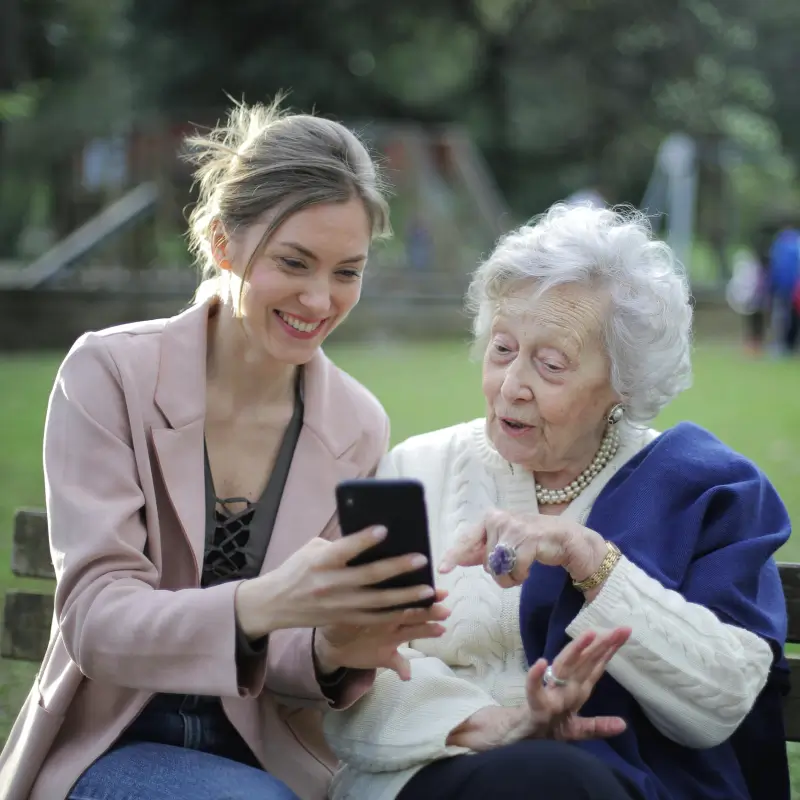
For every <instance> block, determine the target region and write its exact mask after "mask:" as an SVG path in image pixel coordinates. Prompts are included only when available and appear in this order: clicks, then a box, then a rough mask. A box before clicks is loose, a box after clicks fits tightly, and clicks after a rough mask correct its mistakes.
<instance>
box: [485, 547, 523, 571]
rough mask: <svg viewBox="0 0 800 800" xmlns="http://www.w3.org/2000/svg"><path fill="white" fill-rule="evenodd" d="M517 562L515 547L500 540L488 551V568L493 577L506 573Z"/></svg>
mask: <svg viewBox="0 0 800 800" xmlns="http://www.w3.org/2000/svg"><path fill="white" fill-rule="evenodd" d="M516 564H517V548H516V547H511V545H507V544H503V543H502V542H500V543H499V544H496V545H495V546H494V550H492V552H491V553H489V570H490V571H491V573H492V575H494V576H495V578H497V577H499V576H500V575H508V574H509V573H510V572H511V571H512V570H513V569H514V567H515V566H516Z"/></svg>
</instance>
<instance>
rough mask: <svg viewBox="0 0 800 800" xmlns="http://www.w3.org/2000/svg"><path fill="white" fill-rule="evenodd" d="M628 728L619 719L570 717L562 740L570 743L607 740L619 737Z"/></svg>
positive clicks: (623, 721)
mask: <svg viewBox="0 0 800 800" xmlns="http://www.w3.org/2000/svg"><path fill="white" fill-rule="evenodd" d="M627 727H628V725H627V723H626V722H625V720H624V719H622V718H621V717H572V718H571V719H570V723H569V725H568V726H567V729H566V730H565V731H563V738H565V739H569V740H571V741H576V742H579V741H585V740H587V739H608V738H609V737H611V736H619V735H620V734H621V733H623V732H624V731H625V729H626V728H627Z"/></svg>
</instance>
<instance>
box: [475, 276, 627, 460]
mask: <svg viewBox="0 0 800 800" xmlns="http://www.w3.org/2000/svg"><path fill="white" fill-rule="evenodd" d="M604 313H605V303H604V298H603V297H601V296H598V293H597V292H592V291H591V290H589V289H587V288H585V287H583V286H580V285H577V284H566V285H563V286H558V287H556V288H554V289H552V290H550V291H548V292H546V293H545V294H544V295H542V296H541V297H536V296H535V293H534V291H533V290H532V289H529V290H527V291H525V292H521V293H519V294H516V295H514V296H512V297H510V298H509V300H508V301H507V302H506V303H504V304H503V306H502V307H501V308H500V310H499V313H498V314H497V316H496V317H495V319H494V322H493V325H492V330H491V336H490V340H489V345H488V347H487V349H486V354H485V357H484V362H483V393H484V395H485V397H486V404H487V431H488V435H489V438H490V440H491V441H492V444H493V445H494V447H495V448H496V449H497V451H498V452H499V453H500V455H501V456H503V458H505V459H506V460H507V461H509V462H511V463H512V464H519V465H521V466H523V467H525V468H527V469H529V470H531V471H534V472H540V471H543V472H558V471H561V470H567V469H571V468H574V469H576V470H578V471H580V470H581V469H583V468H584V467H585V466H586V464H587V463H588V462H589V461H590V460H591V459H592V457H593V456H594V454H595V452H596V450H597V448H598V446H599V443H600V440H601V438H602V436H603V432H604V429H605V415H606V414H607V413H608V410H609V409H610V408H611V406H612V405H613V404H614V403H615V402H616V401H617V399H618V398H617V397H616V395H615V393H614V391H613V389H612V387H611V382H610V376H609V360H608V356H607V354H606V351H605V346H604V337H603V314H604Z"/></svg>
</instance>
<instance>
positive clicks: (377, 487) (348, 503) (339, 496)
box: [336, 478, 435, 608]
mask: <svg viewBox="0 0 800 800" xmlns="http://www.w3.org/2000/svg"><path fill="white" fill-rule="evenodd" d="M336 505H337V509H338V514H339V525H340V526H341V529H342V533H343V534H344V535H345V536H347V535H349V534H352V533H358V532H359V531H362V530H364V528H369V527H372V526H374V525H383V526H385V527H386V529H387V530H388V531H389V533H388V535H387V536H386V538H385V539H384V540H383V541H382V542H379V543H378V544H376V545H375V547H372V548H370V549H369V550H367V551H365V552H364V553H362V554H361V555H360V556H357V557H356V558H354V559H353V560H352V561H351V562H350V564H351V565H352V566H358V565H361V564H370V563H372V562H373V561H378V560H380V559H384V558H392V557H394V556H402V555H407V554H409V553H422V554H423V555H424V556H426V557H427V559H428V563H427V564H426V565H425V566H424V567H421V568H420V569H418V570H414V571H413V572H407V573H404V574H403V575H398V576H397V577H395V578H391V579H390V580H388V581H384V582H382V583H380V584H378V586H379V587H380V588H382V589H384V588H386V589H396V588H403V587H406V586H418V585H428V586H435V584H434V581H433V565H432V563H431V561H432V559H431V548H430V540H429V538H428V512H427V508H426V506H425V490H424V488H423V486H422V484H421V483H420V482H419V481H416V480H412V479H407V478H388V479H384V478H364V479H356V480H350V481H343V482H342V483H340V484H339V485H338V486H337V487H336ZM433 602H434V600H433V598H427V599H425V600H419V601H417V602H414V603H410V604H409V605H407V606H402V608H427V607H429V606H431V605H433Z"/></svg>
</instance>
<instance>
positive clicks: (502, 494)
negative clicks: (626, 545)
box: [325, 419, 772, 800]
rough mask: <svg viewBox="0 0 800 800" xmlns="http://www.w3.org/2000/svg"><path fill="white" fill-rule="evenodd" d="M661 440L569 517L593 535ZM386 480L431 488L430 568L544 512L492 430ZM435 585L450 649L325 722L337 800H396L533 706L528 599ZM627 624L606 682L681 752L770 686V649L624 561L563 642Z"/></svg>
mask: <svg viewBox="0 0 800 800" xmlns="http://www.w3.org/2000/svg"><path fill="white" fill-rule="evenodd" d="M655 436H657V433H656V432H654V431H636V430H631V429H628V430H627V431H625V432H624V433H623V435H622V442H621V445H620V448H619V450H618V451H617V454H616V456H615V457H614V458H613V459H612V460H611V461H610V462H609V464H608V465H607V466H606V467H605V468H604V470H603V471H602V472H601V473H600V474H599V475H598V476H597V477H596V478H595V479H594V481H592V483H591V484H590V485H589V487H588V488H587V489H586V490H585V491H584V492H583V493H582V494H581V495H580V496H579V497H578V498H576V499H575V500H574V501H573V502H572V503H571V504H570V505H569V507H568V508H567V509H566V510H565V511H564V516H567V517H570V518H572V519H575V520H577V521H579V522H581V523H584V522H585V521H586V519H587V517H588V515H589V511H590V510H591V506H592V503H593V502H594V500H595V498H596V497H597V495H598V494H599V493H600V491H601V489H602V488H603V486H605V484H606V483H607V482H608V480H609V479H610V478H611V476H612V475H613V474H614V473H615V472H616V471H617V470H618V469H619V468H620V467H621V466H622V465H624V464H625V463H626V462H627V461H628V460H629V459H630V458H631V457H632V456H633V455H634V454H635V453H637V452H638V451H639V450H640V449H641V448H642V447H644V446H646V445H647V444H648V443H649V442H650V441H652V439H653V438H654V437H655ZM379 475H380V476H382V477H396V476H404V477H413V478H417V479H419V480H420V481H422V483H423V485H424V486H425V494H426V499H427V503H428V513H429V518H430V536H431V547H432V550H433V557H434V560H435V561H438V560H439V559H440V558H441V556H442V555H443V553H444V552H445V550H446V549H447V548H448V547H449V546H450V545H451V544H452V543H453V542H454V541H455V539H456V538H457V537H458V536H459V535H460V534H462V533H463V532H464V531H466V530H467V529H468V528H469V527H470V526H472V525H473V524H475V523H476V522H479V521H480V520H481V519H482V517H483V515H484V514H485V513H486V511H487V510H489V509H490V508H493V507H497V508H503V509H506V510H508V511H510V512H512V513H513V512H518V513H538V507H537V503H536V495H535V492H534V483H533V477H532V475H531V474H530V473H529V472H527V471H525V470H522V469H516V470H513V471H512V470H511V469H510V468H509V465H508V463H507V462H505V461H504V460H503V459H502V458H501V457H500V455H499V454H498V453H497V451H495V450H494V448H493V447H492V446H491V444H490V443H489V441H488V439H487V437H486V433H485V421H484V420H483V419H478V420H474V421H473V422H469V423H464V424H461V425H456V426H454V427H451V428H446V429H444V430H440V431H435V432H433V433H429V434H424V435H422V436H417V437H414V438H412V439H409V440H408V441H406V442H404V443H403V444H401V445H399V446H398V447H396V448H395V449H394V450H392V452H391V453H389V455H388V456H386V458H385V459H384V462H383V463H382V465H381V468H380V470H379ZM437 586H439V587H440V588H443V589H447V590H448V591H449V593H450V595H449V597H448V599H447V601H446V602H447V605H448V606H449V608H450V609H451V610H452V614H451V616H450V618H449V620H448V621H447V622H446V623H445V624H446V628H447V631H446V633H445V634H444V636H442V637H441V638H439V639H425V640H419V641H414V642H411V643H410V644H409V648H408V650H407V654H408V655H409V656H410V657H411V659H412V661H411V664H412V678H411V680H410V681H408V682H403V681H400V680H399V679H398V677H397V675H396V674H395V673H394V672H392V671H391V670H382V671H380V672H379V674H378V677H377V679H376V682H375V686H374V687H373V689H372V691H371V692H369V694H367V695H366V696H365V697H363V698H362V699H361V700H359V702H358V703H356V704H355V705H354V706H352V707H351V708H349V709H347V710H345V711H332V712H329V713H328V714H327V715H326V718H325V735H326V738H327V739H328V742H329V744H330V745H331V747H332V748H333V750H334V752H335V753H336V755H337V756H338V758H339V759H340V760H341V762H342V765H343V766H342V768H341V769H340V770H339V772H338V773H337V775H336V776H335V778H334V780H333V784H332V787H331V794H330V796H331V798H332V800H393V798H395V797H396V796H397V794H398V793H399V792H400V790H401V789H402V787H403V786H404V785H405V784H406V782H407V781H408V780H409V779H410V778H411V777H412V776H413V775H414V774H415V772H417V770H419V769H420V768H421V767H423V766H424V765H426V764H428V763H430V762H431V761H433V760H436V759H439V758H442V757H445V756H449V755H455V754H458V753H464V752H468V751H466V750H463V749H461V748H455V747H448V746H446V745H445V741H446V739H447V736H448V734H449V733H450V731H451V730H452V729H453V728H455V727H456V726H457V725H459V724H460V723H461V722H463V721H464V720H465V719H466V718H467V717H469V716H470V715H471V714H473V713H474V712H476V711H478V710H479V709H480V708H484V707H485V706H490V705H502V706H513V705H517V704H520V703H524V702H525V677H526V672H527V669H528V665H527V664H526V661H525V655H524V652H523V647H522V639H521V637H520V631H519V619H518V612H519V600H520V590H519V588H515V589H506V590H503V589H501V588H500V587H498V586H497V584H496V583H495V582H494V581H493V580H492V579H491V578H490V577H489V576H488V575H487V574H486V573H485V572H484V570H483V569H482V568H481V567H470V568H458V569H456V570H454V571H453V572H452V573H450V574H448V575H438V576H437ZM621 625H626V626H630V627H631V628H632V629H633V634H632V636H631V638H630V640H629V642H628V643H627V644H626V645H625V646H624V647H623V648H622V650H620V652H619V653H617V655H616V656H615V657H614V658H613V659H612V661H611V662H610V663H609V665H608V671H609V673H610V674H611V675H612V676H613V677H614V678H615V679H616V680H617V681H619V683H620V684H621V685H622V686H624V687H625V688H626V689H627V690H628V691H629V692H630V693H631V694H632V695H633V696H634V697H635V698H636V700H637V701H638V702H639V704H640V705H641V707H642V709H643V711H644V713H645V714H646V715H647V716H648V718H649V719H650V721H651V722H652V723H653V725H654V726H655V727H656V728H657V729H658V730H659V731H661V732H662V733H663V734H664V735H665V736H667V737H669V738H670V739H672V740H674V741H676V742H678V743H679V744H683V745H686V746H688V747H694V748H704V747H713V746H714V745H716V744H719V743H721V742H723V741H725V740H726V739H727V738H728V737H729V736H730V735H731V734H732V733H733V732H734V730H735V729H736V728H737V726H738V725H739V723H740V722H741V721H742V720H743V719H744V717H745V716H746V714H747V712H748V711H749V710H750V709H751V708H752V706H753V703H754V702H755V700H756V698H757V696H758V694H759V692H760V691H761V689H762V688H763V686H764V684H765V682H766V679H767V675H768V672H769V667H770V664H771V659H772V654H771V650H770V647H769V645H768V644H767V643H766V642H765V641H763V640H762V639H760V638H759V637H757V636H756V635H754V634H752V633H749V632H748V631H745V630H742V629H740V628H736V627H734V626H732V625H727V624H725V623H723V622H721V621H720V620H719V619H718V618H717V617H716V616H715V615H714V614H713V613H712V612H711V611H709V610H708V609H706V608H704V607H703V606H699V605H696V604H693V603H688V602H686V600H684V599H683V597H682V596H681V595H680V594H679V593H678V592H675V591H671V590H668V589H666V588H664V587H663V586H662V585H661V584H660V583H658V582H657V581H655V580H654V579H652V578H650V577H649V576H648V575H647V574H645V572H643V571H642V570H641V569H640V568H639V567H637V566H635V565H634V564H633V563H631V562H630V561H628V560H627V559H626V558H624V555H623V558H622V559H621V560H620V561H619V562H618V564H617V566H616V568H615V569H614V571H613V572H612V574H611V576H610V577H609V579H608V580H607V581H606V583H605V584H604V585H603V588H602V589H601V591H600V593H599V594H598V596H597V597H596V598H595V600H594V601H593V602H592V603H589V604H586V605H584V607H583V609H582V610H581V611H580V613H579V614H578V616H577V617H576V618H575V619H574V620H573V621H572V623H571V624H570V625H569V627H568V628H567V633H568V634H569V635H570V636H571V637H573V638H574V637H576V636H578V635H579V634H581V633H583V632H584V631H587V630H594V631H608V630H611V629H613V628H615V627H617V626H621Z"/></svg>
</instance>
